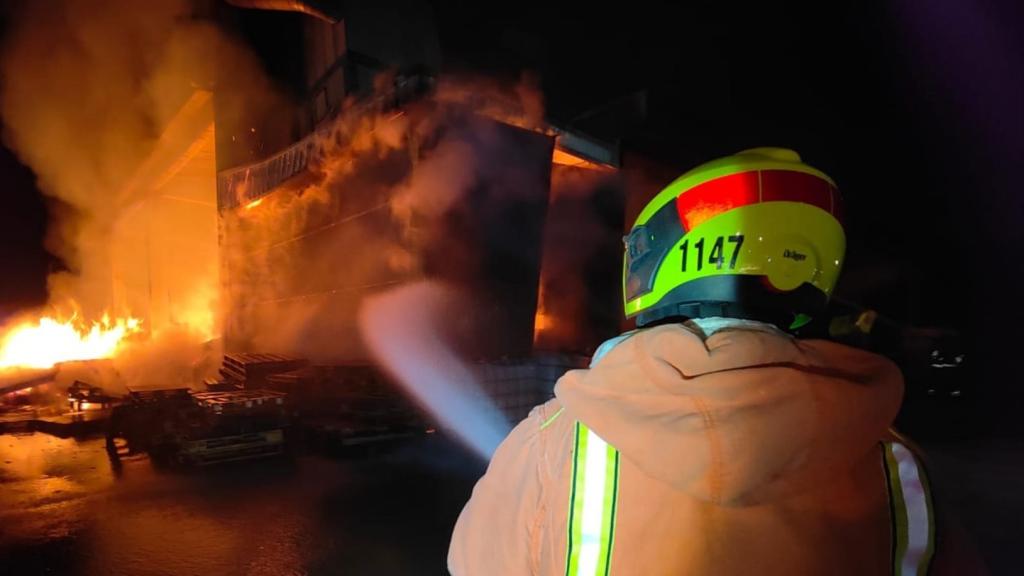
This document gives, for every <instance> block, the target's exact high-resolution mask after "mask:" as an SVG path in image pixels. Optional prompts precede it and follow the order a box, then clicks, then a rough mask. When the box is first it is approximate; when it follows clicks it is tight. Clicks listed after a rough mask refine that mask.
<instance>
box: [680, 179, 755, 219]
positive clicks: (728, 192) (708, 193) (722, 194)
mask: <svg viewBox="0 0 1024 576" xmlns="http://www.w3.org/2000/svg"><path fill="white" fill-rule="evenodd" d="M759 199H760V192H759V186H758V181H757V172H740V173H739V174H732V175H729V176H723V177H721V178H715V179H714V180H709V181H707V182H704V183H703V184H699V185H697V186H694V187H693V188H690V189H689V190H687V191H686V192H683V193H682V194H680V195H679V196H678V197H677V198H676V210H678V211H679V221H680V222H682V224H683V229H684V230H693V229H694V228H696V227H697V226H699V225H700V224H702V223H703V222H705V221H706V220H708V219H710V218H714V217H715V216H718V215H719V214H721V213H723V212H728V211H729V210H732V209H734V208H739V207H741V206H747V205H749V204H756V203H757V202H758V201H759Z"/></svg>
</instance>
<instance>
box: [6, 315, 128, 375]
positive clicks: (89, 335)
mask: <svg viewBox="0 0 1024 576" xmlns="http://www.w3.org/2000/svg"><path fill="white" fill-rule="evenodd" d="M141 330H142V321H141V320H139V319H138V318H132V317H124V318H117V319H114V320H111V319H110V317H109V316H107V315H104V316H103V319H102V320H101V321H99V322H93V323H92V325H91V326H87V325H86V324H85V323H84V322H81V321H79V320H78V319H77V318H76V317H72V318H71V319H70V320H66V321H60V320H57V319H55V318H52V317H49V316H43V317H41V318H39V320H37V321H35V322H24V323H22V324H18V325H17V326H15V327H14V328H12V329H11V330H9V331H8V332H7V333H6V334H3V335H2V336H0V369H2V368H13V367H21V368H49V367H51V366H54V365H55V364H57V363H59V362H67V361H70V360H92V359H96V358H109V357H111V356H113V355H114V354H115V353H116V352H117V350H118V348H119V346H120V345H121V342H122V341H123V340H124V338H125V337H126V336H128V335H129V334H135V333H138V332H140V331H141Z"/></svg>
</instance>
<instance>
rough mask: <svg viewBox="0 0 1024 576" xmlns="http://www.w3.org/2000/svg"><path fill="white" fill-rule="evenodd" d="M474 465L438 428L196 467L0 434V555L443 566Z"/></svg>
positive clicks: (161, 565) (121, 569)
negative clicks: (343, 450)
mask: <svg viewBox="0 0 1024 576" xmlns="http://www.w3.org/2000/svg"><path fill="white" fill-rule="evenodd" d="M483 466H484V464H483V463H482V462H479V461H478V460H477V459H476V458H475V457H473V456H472V455H470V454H468V453H467V452H466V451H464V450H463V449H462V448H461V447H459V446H456V445H454V444H452V443H451V442H449V441H447V440H446V439H445V438H443V437H440V436H429V437H427V438H424V439H420V440H417V441H415V442H413V443H410V444H407V445H405V446H402V447H400V448H398V449H396V450H394V451H391V452H388V453H384V454H380V455H375V456H359V457H356V456H350V457H332V458H327V457H320V456H312V455H308V456H299V457H296V458H294V459H293V460H290V461H284V460H278V461H273V462H270V461H264V462H251V463H238V464H233V465H223V466H218V467H211V468H208V469H201V470H196V471H193V472H172V471H160V470H156V469H154V468H153V467H152V466H151V464H150V462H149V460H148V459H146V458H145V457H132V458H129V459H127V460H125V461H123V462H122V465H121V466H120V467H118V466H113V465H112V464H111V462H110V460H109V459H108V457H107V452H106V450H105V449H104V443H103V440H102V439H90V440H84V441H81V442H78V441H75V440H62V439H59V438H54V437H51V436H47V435H43V434H28V435H16V436H15V435H2V436H0V566H2V567H4V570H0V571H5V570H6V571H7V572H6V573H9V574H18V575H29V574H88V575H93V574H103V575H122V574H124V575H128V574H131V575H140V576H142V575H175V576H177V575H191V574H203V575H205V574H223V575H235V574H237V575H304V574H309V575H315V574H356V575H363V574H366V575H378V574H379V575H391V574H395V575H398V574H401V575H409V574H427V575H431V574H445V573H446V572H445V569H444V568H445V564H444V562H445V553H446V551H447V544H448V538H449V536H450V534H451V529H452V527H453V526H454V523H455V519H456V517H457V515H458V513H459V510H460V509H461V507H462V504H463V503H465V501H466V499H467V498H468V495H469V492H470V490H471V489H472V485H473V483H474V482H475V480H476V478H477V477H478V476H479V475H480V474H481V473H482V471H483Z"/></svg>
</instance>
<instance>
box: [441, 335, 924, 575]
mask: <svg viewBox="0 0 1024 576" xmlns="http://www.w3.org/2000/svg"><path fill="white" fill-rule="evenodd" d="M736 324H737V325H732V326H728V325H727V326H726V327H725V328H723V329H720V330H719V331H717V332H714V333H713V334H712V335H711V336H707V335H706V334H705V333H704V332H703V331H702V330H701V328H700V327H699V326H698V325H697V324H693V323H688V324H686V325H681V324H675V325H665V326H659V327H656V328H651V329H645V330H640V331H638V332H635V333H633V334H632V335H631V336H629V337H628V338H625V339H624V340H622V341H621V342H619V343H618V344H617V345H615V346H614V347H613V348H612V349H611V350H610V352H607V354H606V355H604V356H603V357H601V358H600V359H599V360H597V361H596V363H595V364H593V365H592V368H591V369H589V370H574V371H570V372H568V373H567V374H566V375H565V376H563V377H562V378H561V379H560V380H559V382H558V383H557V385H556V387H555V398H554V399H552V400H551V401H549V402H547V403H546V404H544V405H541V406H538V407H537V408H535V409H534V410H533V411H532V412H531V414H530V415H529V416H528V417H527V418H526V419H525V420H524V421H523V422H521V423H520V424H519V425H518V426H516V428H515V429H514V430H513V431H512V432H511V434H510V435H509V436H508V438H507V439H506V440H505V441H504V442H503V443H502V445H501V446H500V447H499V448H498V450H497V452H496V453H495V455H494V457H493V459H492V461H491V463H490V466H489V467H488V470H487V472H486V474H485V476H484V477H483V478H482V479H481V480H480V481H479V483H478V484H477V486H476V487H475V489H474V490H473V495H472V497H471V499H470V501H469V503H468V504H467V505H466V507H465V509H464V510H463V512H462V514H461V516H460V517H459V520H458V523H457V525H456V527H455V531H454V535H453V538H452V542H451V548H450V550H449V556H448V566H449V570H450V572H451V573H452V574H453V575H455V576H506V575H507V576H526V575H560V574H574V575H577V574H584V573H586V574H587V576H590V575H591V574H594V573H600V574H612V575H614V576H627V575H643V576H656V575H660V574H666V575H668V574H671V575H692V574H700V575H710V574H714V575H721V576H726V575H733V574H735V575H751V574H759V575H774V574H779V575H783V574H784V575H803V574H829V575H841V574H850V575H864V574H890V573H892V572H894V563H895V564H897V565H899V564H903V565H904V566H905V567H907V569H905V570H902V573H903V574H911V573H922V574H923V573H924V570H923V569H927V562H928V560H927V557H926V555H928V556H930V551H931V549H932V543H933V537H934V530H931V532H930V533H929V529H930V527H931V526H933V524H932V523H931V522H932V520H931V519H930V517H929V518H926V519H924V520H922V518H924V517H923V516H921V510H916V509H913V505H914V503H915V502H917V503H918V504H921V505H922V506H923V503H924V499H923V497H922V496H921V495H920V494H916V495H915V494H914V493H913V491H914V489H915V488H914V485H913V483H912V482H911V483H910V484H909V488H908V487H907V486H908V485H904V486H903V488H902V490H904V491H906V492H907V497H906V506H907V510H909V513H903V512H902V511H899V514H902V520H903V526H902V528H900V527H899V526H897V524H898V522H897V520H899V514H896V513H894V512H893V511H894V510H897V508H894V507H891V506H890V504H891V502H890V501H891V500H892V496H891V494H893V491H892V488H893V486H898V485H899V481H900V478H899V474H898V473H897V472H896V471H897V467H898V466H903V468H898V469H899V470H901V471H903V473H904V476H906V475H907V474H908V473H911V472H912V473H913V474H911V476H913V478H910V481H912V480H913V479H914V478H916V477H917V476H916V473H917V471H916V469H913V465H914V463H915V460H914V459H913V458H912V457H909V456H908V454H909V452H907V451H906V450H904V452H903V456H904V459H903V461H898V459H899V453H896V459H893V454H894V452H893V451H892V450H889V451H888V452H887V451H886V449H885V446H886V445H885V444H884V443H883V441H885V440H886V439H887V438H888V435H887V429H888V428H889V426H890V424H891V423H892V421H893V418H894V416H895V415H896V412H897V409H898V407H899V405H900V401H901V398H902V393H903V382H902V377H901V375H900V372H899V370H898V369H897V368H896V366H895V365H894V364H892V363H891V362H890V361H889V360H886V359H885V358H882V357H881V356H878V355H875V354H872V353H869V352H865V351H861V350H857V349H853V348H849V347H846V346H842V345H839V344H835V343H832V342H826V341H813V340H797V339H794V338H792V337H791V336H788V335H786V334H784V333H782V332H781V331H779V330H777V329H775V328H773V327H771V326H768V325H764V324H757V323H750V322H738V323H736ZM717 328H721V326H717ZM577 422H581V423H583V424H584V425H585V427H584V429H589V430H590V431H591V432H592V433H593V434H596V435H597V436H598V437H599V439H603V440H604V441H606V442H607V444H608V445H610V446H611V447H614V448H613V451H614V450H615V449H617V451H618V455H619V456H618V458H617V463H618V465H617V468H616V469H615V475H614V477H612V476H609V477H608V479H607V482H605V485H604V486H605V489H606V493H609V492H608V491H609V490H611V491H612V492H610V493H612V496H613V501H614V504H613V505H612V506H611V507H610V508H609V507H607V506H606V507H605V513H606V515H607V514H608V511H609V510H612V514H613V520H612V522H607V521H606V522H605V523H604V530H603V531H602V533H603V534H605V535H607V534H612V535H613V536H612V537H611V538H610V539H609V540H608V546H607V549H608V550H607V553H605V552H601V554H602V557H603V558H604V560H603V561H600V562H599V563H598V564H597V565H598V566H599V568H597V569H594V568H593V566H592V564H593V563H589V564H587V565H586V566H583V564H584V563H585V562H584V561H582V560H579V559H577V561H575V562H569V561H568V560H569V556H568V551H567V549H568V548H569V547H570V545H569V542H568V541H569V539H570V538H571V533H572V530H571V529H570V527H571V526H574V524H573V522H574V520H571V519H570V518H571V517H575V518H580V517H581V516H582V515H581V514H579V510H580V509H581V508H576V510H577V515H576V516H573V513H572V512H571V509H572V508H573V505H574V504H573V503H574V502H577V501H578V500H579V499H581V498H582V495H583V494H584V493H585V492H587V491H586V490H584V489H582V488H580V489H579V490H574V489H573V487H574V486H577V487H579V486H581V484H576V482H577V477H578V476H579V475H581V474H583V472H584V468H588V466H586V465H584V464H581V463H580V462H579V461H577V460H576V458H577V457H578V456H579V453H578V451H577V450H574V447H576V446H578V445H579V441H578V437H577V436H578V434H579V432H578V430H579V428H578V427H577ZM887 454H888V458H889V463H890V464H892V466H891V467H890V470H891V471H892V477H890V473H889V472H887V471H886V456H887ZM607 469H608V470H612V469H613V468H611V467H609V468H607ZM920 472H921V476H923V469H922V470H921V471H920ZM588 473H589V472H588ZM593 476H594V475H591V476H588V477H587V480H586V481H587V482H590V481H591V480H590V478H591V477H593ZM893 482H895V484H893ZM901 497H902V496H901ZM914 498H917V500H914ZM606 502H607V500H606ZM929 503H930V502H929ZM898 504H900V505H903V504H904V503H903V501H900V502H898ZM925 512H930V511H925ZM578 521H579V520H576V521H575V522H578ZM908 522H909V523H910V524H911V532H909V533H908V532H907V527H906V524H907V523H908ZM914 522H918V526H917V528H916V530H917V532H916V534H915V533H913V532H912V530H913V523H914ZM920 522H925V524H920ZM609 524H611V525H612V526H610V527H609ZM598 525H599V526H600V525H601V524H600V522H598ZM922 526H923V528H922ZM900 529H902V530H903V531H904V532H903V537H902V542H897V541H896V538H895V534H896V532H897V530H900ZM584 530H585V529H584ZM922 530H924V536H922V532H921V531H922ZM908 534H909V535H908ZM576 537H577V540H578V542H577V543H576V544H574V547H579V546H580V542H581V541H582V540H585V539H586V537H584V538H579V532H577V533H576ZM923 537H927V538H928V542H925V543H922V540H921V539H922V538H923ZM597 540H598V541H600V540H601V538H600V537H599V538H597ZM598 541H594V538H593V537H592V538H591V545H592V546H591V547H592V548H593V549H594V550H599V549H600V550H603V548H601V544H600V542H598ZM908 541H909V543H908ZM900 547H902V549H899V548H900ZM583 548H586V547H585V546H584V547H583ZM926 548H927V549H926ZM933 568H934V566H933Z"/></svg>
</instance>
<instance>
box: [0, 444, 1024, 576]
mask: <svg viewBox="0 0 1024 576" xmlns="http://www.w3.org/2000/svg"><path fill="white" fill-rule="evenodd" d="M927 448H928V452H929V458H930V465H931V466H932V468H933V470H932V476H933V482H934V483H935V484H936V485H937V489H939V490H940V491H941V492H942V494H943V496H944V497H945V502H946V504H947V505H949V506H952V507H953V508H954V509H956V510H957V513H958V515H959V517H960V520H961V523H962V524H963V526H964V527H965V528H966V529H967V530H968V532H969V533H970V534H971V535H972V537H973V538H974V540H975V545H976V548H977V550H978V552H979V553H980V554H981V555H982V557H983V558H985V561H986V562H987V564H988V565H989V568H990V570H991V573H992V574H1013V573H1019V572H1018V571H1016V570H1014V569H1013V567H1014V566H1016V564H1017V563H1016V550H1017V549H1018V548H1019V540H1020V536H1021V535H1022V532H1021V530H1020V528H1019V519H1020V518H1021V517H1024V491H1021V490H1020V487H1021V486H1024V443H1021V442H1000V443H996V442H985V443H980V444H972V443H965V442H960V443H945V444H936V445H930V446H928V447H927ZM483 469H484V463H482V462H480V461H479V460H477V459H476V458H475V457H474V456H472V455H471V454H469V453H468V452H467V451H465V450H464V449H462V448H461V447H460V446H457V445H455V444H454V443H452V442H450V441H449V440H447V439H445V438H444V437H442V436H428V437H426V438H423V439H419V440H416V441H414V442H412V443H410V444H407V445H404V446H402V447H399V448H397V449H395V450H393V451H390V452H386V453H383V454H378V455H371V456H347V457H324V456H314V455H305V456H299V457H296V458H294V459H292V460H277V461H263V462H252V463H239V464H233V465H223V466H217V467H211V468H207V469H200V470H195V471H192V472H173V471H161V470H157V469H154V468H153V466H151V464H150V462H149V460H148V459H147V458H145V457H132V458H129V459H127V460H124V461H123V462H122V464H121V466H114V465H112V463H111V462H110V460H109V459H108V457H107V453H106V450H105V449H104V444H103V441H102V439H91V440H84V441H75V440H62V439H59V438H55V437H52V436H47V435H44V434H38V433H37V434H27V435H0V567H3V569H0V572H3V573H8V574H17V575H31V574H62V575H63V574H69V575H76V574H83V575H129V574H130V575H133V576H135V575H139V576H148V575H173V576H179V575H193V574H195V575H206V574H218V575H246V576H248V575H254V576H259V575H321V574H324V575H326V574H332V575H333V574H340V575H349V574H353V575H358V576H363V575H368V576H375V575H434V574H445V573H446V572H445V565H444V561H445V553H446V551H447V546H448V538H449V535H450V534H451V529H452V526H453V525H454V523H455V519H456V517H457V516H458V513H459V511H460V510H461V508H462V505H463V504H464V503H465V501H466V499H467V498H468V496H469V493H470V490H471V489H472V486H473V483H474V482H475V480H476V478H477V477H479V475H480V474H481V473H482V472H483Z"/></svg>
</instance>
